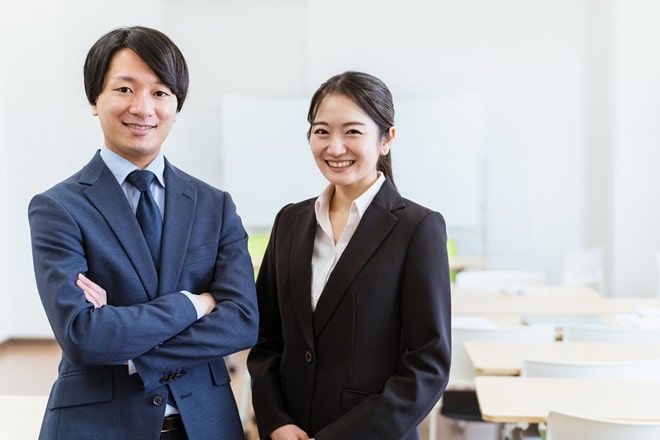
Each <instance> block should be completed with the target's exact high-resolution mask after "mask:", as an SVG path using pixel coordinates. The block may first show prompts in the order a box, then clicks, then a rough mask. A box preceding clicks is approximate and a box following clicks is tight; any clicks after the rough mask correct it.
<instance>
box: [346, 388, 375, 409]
mask: <svg viewBox="0 0 660 440" xmlns="http://www.w3.org/2000/svg"><path fill="white" fill-rule="evenodd" d="M371 395H372V393H368V392H366V391H359V390H344V391H342V393H341V410H342V411H344V412H345V413H347V412H349V411H350V410H352V409H353V408H355V407H356V406H358V404H359V403H360V402H362V401H363V400H364V399H366V398H367V397H369V396H371Z"/></svg>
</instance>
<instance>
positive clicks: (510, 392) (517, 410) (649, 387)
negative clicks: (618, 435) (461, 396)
mask: <svg viewBox="0 0 660 440" xmlns="http://www.w3.org/2000/svg"><path fill="white" fill-rule="evenodd" d="M475 387H476V391H477V398H478V399H479V407H480V409H481V414H482V417H483V419H484V420H487V421H490V422H499V423H518V422H527V423H542V422H545V421H546V419H547V416H548V413H549V412H550V411H551V410H556V411H564V412H568V413H574V414H582V415H586V416H593V417H602V418H612V419H619V420H635V421H660V411H658V405H657V402H658V398H659V396H660V382H650V381H624V380H604V379H566V378H534V377H503V376H478V377H477V378H476V379H475Z"/></svg>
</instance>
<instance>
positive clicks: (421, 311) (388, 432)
mask: <svg viewBox="0 0 660 440" xmlns="http://www.w3.org/2000/svg"><path fill="white" fill-rule="evenodd" d="M403 270H404V275H403V282H402V285H401V320H402V326H403V329H402V330H403V335H404V342H405V344H406V348H407V349H406V352H405V354H404V356H403V358H402V360H401V367H400V369H399V371H398V372H397V373H396V374H394V375H393V376H391V377H390V378H389V379H388V380H387V381H386V383H385V386H384V389H383V391H382V392H381V393H380V394H376V395H372V396H369V397H368V398H366V399H364V400H363V401H362V402H361V403H360V404H359V405H357V406H356V407H354V408H353V409H352V410H351V411H349V412H347V413H346V414H345V415H344V416H343V417H341V418H339V419H337V420H336V421H335V422H333V423H331V424H330V425H328V426H326V427H325V428H323V429H321V430H320V431H319V432H317V433H316V436H315V438H316V439H317V440H329V439H337V438H341V439H346V440H352V439H356V440H357V439H363V438H403V437H404V436H406V435H408V434H409V433H410V431H411V430H412V429H415V428H416V427H417V426H418V425H419V423H420V422H421V421H422V420H423V418H424V417H425V416H426V415H427V414H428V412H429V411H430V410H431V408H432V407H433V405H434V404H435V403H436V402H437V400H438V399H439V398H440V396H441V395H442V393H443V391H444V389H445V387H446V385H447V381H448V377H449V365H450V361H451V322H450V320H451V304H450V300H451V298H450V283H449V264H448V257H447V244H446V231H445V223H444V219H443V218H442V216H441V215H440V214H438V213H435V212H433V213H430V214H429V215H427V216H426V217H425V218H424V219H423V220H422V221H421V223H420V225H419V226H418V228H417V230H416V232H415V233H414V235H413V237H412V240H411V242H410V244H409V248H408V250H407V259H406V262H405V265H404V268H403Z"/></svg>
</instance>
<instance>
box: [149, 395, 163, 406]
mask: <svg viewBox="0 0 660 440" xmlns="http://www.w3.org/2000/svg"><path fill="white" fill-rule="evenodd" d="M151 403H153V404H154V405H156V406H160V405H162V404H163V396H161V395H156V396H154V397H153V398H152V399H151Z"/></svg>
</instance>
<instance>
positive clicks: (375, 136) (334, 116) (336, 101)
mask: <svg viewBox="0 0 660 440" xmlns="http://www.w3.org/2000/svg"><path fill="white" fill-rule="evenodd" d="M393 139H394V127H392V128H390V133H389V136H385V137H383V136H381V133H380V130H379V129H378V126H377V125H376V123H375V122H374V121H373V120H372V119H371V118H370V117H369V116H368V115H367V114H366V113H365V112H364V111H362V109H361V108H360V107H358V105H357V104H355V103H354V102H353V101H352V100H351V99H349V98H347V97H346V96H344V95H338V94H330V95H327V96H326V97H325V98H323V101H321V104H320V105H319V107H318V109H317V112H316V115H315V118H314V120H313V121H312V126H311V130H310V137H309V144H310V147H311V149H312V155H313V156H314V160H315V161H316V165H317V166H318V167H319V170H321V173H322V174H323V176H324V177H325V178H326V179H327V180H328V181H329V182H330V183H332V184H334V185H335V187H336V188H337V189H342V190H345V191H348V192H349V193H351V194H354V195H355V196H358V195H360V194H362V193H363V192H364V191H365V190H366V189H367V188H368V187H369V186H371V184H372V183H373V182H374V181H375V180H376V178H377V173H376V165H377V163H378V157H379V156H381V155H382V156H384V155H386V154H387V153H388V152H389V151H390V145H391V143H392V140H393Z"/></svg>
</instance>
